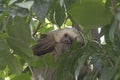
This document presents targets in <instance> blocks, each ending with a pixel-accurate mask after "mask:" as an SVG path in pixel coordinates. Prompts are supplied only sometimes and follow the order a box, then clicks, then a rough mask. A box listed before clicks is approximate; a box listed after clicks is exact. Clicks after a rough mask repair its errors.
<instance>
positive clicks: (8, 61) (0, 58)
mask: <svg viewBox="0 0 120 80" xmlns="http://www.w3.org/2000/svg"><path fill="white" fill-rule="evenodd" d="M0 66H2V67H3V68H2V70H3V69H4V68H5V67H7V66H8V68H9V70H10V72H11V73H15V74H20V72H21V71H22V65H21V64H20V62H19V61H18V60H17V59H16V58H15V57H14V56H13V55H12V54H11V53H10V51H9V48H8V45H7V44H6V43H5V42H4V41H3V40H0Z"/></svg>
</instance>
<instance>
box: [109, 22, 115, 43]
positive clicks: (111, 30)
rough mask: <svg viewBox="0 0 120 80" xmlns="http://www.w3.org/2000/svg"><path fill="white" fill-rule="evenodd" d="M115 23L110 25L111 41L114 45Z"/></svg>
mask: <svg viewBox="0 0 120 80" xmlns="http://www.w3.org/2000/svg"><path fill="white" fill-rule="evenodd" d="M115 28H116V26H115V21H114V22H112V24H111V25H110V30H109V39H110V41H111V42H112V43H114V38H115Z"/></svg>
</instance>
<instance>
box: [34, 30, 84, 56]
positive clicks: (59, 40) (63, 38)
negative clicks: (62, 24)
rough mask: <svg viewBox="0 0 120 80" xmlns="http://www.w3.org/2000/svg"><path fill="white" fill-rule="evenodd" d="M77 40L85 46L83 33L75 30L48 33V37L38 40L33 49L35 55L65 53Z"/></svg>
mask: <svg viewBox="0 0 120 80" xmlns="http://www.w3.org/2000/svg"><path fill="white" fill-rule="evenodd" d="M73 40H76V41H77V42H79V43H80V45H84V43H85V39H84V36H83V35H82V33H80V32H79V31H77V30H76V29H75V28H65V29H61V30H55V31H51V32H48V33H46V37H44V38H41V39H39V40H38V43H37V44H36V45H34V46H33V47H32V49H33V52H34V54H35V55H38V56H40V55H43V54H46V53H50V52H52V51H56V52H63V51H65V50H66V48H67V47H68V46H69V45H71V44H72V43H73Z"/></svg>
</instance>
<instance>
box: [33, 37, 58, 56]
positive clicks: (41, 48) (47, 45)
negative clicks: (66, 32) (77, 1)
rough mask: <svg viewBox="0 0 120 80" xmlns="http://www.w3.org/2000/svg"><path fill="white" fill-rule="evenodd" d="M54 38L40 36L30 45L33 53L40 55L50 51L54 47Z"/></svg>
mask: <svg viewBox="0 0 120 80" xmlns="http://www.w3.org/2000/svg"><path fill="white" fill-rule="evenodd" d="M55 44H56V42H55V40H54V38H49V37H46V38H42V39H39V40H38V43H37V44H36V45H34V46H33V47H32V50H33V53H34V55H37V56H41V55H44V54H46V53H50V52H52V51H54V49H55Z"/></svg>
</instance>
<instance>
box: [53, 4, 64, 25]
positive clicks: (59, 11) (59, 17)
mask: <svg viewBox="0 0 120 80" xmlns="http://www.w3.org/2000/svg"><path fill="white" fill-rule="evenodd" d="M65 18H66V15H65V8H64V7H61V6H60V5H59V6H58V7H57V8H56V10H55V21H56V24H57V25H58V26H59V27H60V26H61V25H62V24H63V22H64V20H65Z"/></svg>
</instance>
